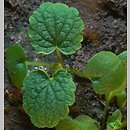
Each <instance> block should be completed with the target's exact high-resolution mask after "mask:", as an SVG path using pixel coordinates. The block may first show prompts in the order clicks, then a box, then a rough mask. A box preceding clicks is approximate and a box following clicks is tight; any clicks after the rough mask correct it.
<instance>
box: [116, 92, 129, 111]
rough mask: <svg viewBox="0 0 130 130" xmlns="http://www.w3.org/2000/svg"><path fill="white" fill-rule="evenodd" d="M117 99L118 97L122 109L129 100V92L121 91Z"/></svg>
mask: <svg viewBox="0 0 130 130" xmlns="http://www.w3.org/2000/svg"><path fill="white" fill-rule="evenodd" d="M116 99H117V104H118V105H119V107H120V110H121V111H122V109H123V107H124V106H125V104H126V101H127V94H126V92H125V91H122V92H121V93H119V94H117V95H116Z"/></svg>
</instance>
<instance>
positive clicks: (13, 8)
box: [4, 0, 127, 130]
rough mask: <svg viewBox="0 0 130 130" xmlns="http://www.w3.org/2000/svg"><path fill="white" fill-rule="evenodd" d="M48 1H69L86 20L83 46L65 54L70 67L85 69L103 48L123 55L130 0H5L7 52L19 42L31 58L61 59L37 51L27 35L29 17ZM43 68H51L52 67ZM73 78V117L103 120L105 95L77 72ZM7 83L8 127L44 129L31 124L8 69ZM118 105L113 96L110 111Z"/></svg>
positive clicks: (124, 112)
mask: <svg viewBox="0 0 130 130" xmlns="http://www.w3.org/2000/svg"><path fill="white" fill-rule="evenodd" d="M45 1H51V2H61V3H66V4H67V5H69V6H72V7H75V8H77V9H78V10H79V12H80V16H81V18H82V19H83V21H84V23H85V29H84V32H83V35H84V41H83V42H82V48H81V49H80V50H78V51H77V52H76V53H75V54H73V55H71V56H63V59H64V63H65V65H66V66H71V67H75V68H77V69H78V70H83V69H84V65H85V64H86V63H87V61H88V60H89V59H90V58H91V57H92V56H93V55H94V54H95V53H97V52H99V51H102V50H110V51H112V52H114V53H116V54H119V53H120V52H122V51H124V50H126V49H127V14H126V13H127V1H126V0H80V1H79V0H28V1H27V0H5V25H4V30H5V37H4V39H5V46H4V47H5V52H6V49H7V48H8V47H9V46H10V45H12V44H14V43H16V44H20V45H21V46H22V47H23V48H24V49H25V51H26V53H27V56H28V60H33V61H35V60H38V61H47V62H52V61H56V60H57V57H56V55H54V53H53V54H51V55H47V56H45V55H38V54H36V53H35V50H34V48H33V47H32V46H31V44H30V41H29V38H28V36H27V31H28V26H29V24H28V18H29V16H30V15H31V14H32V11H33V10H34V9H36V8H37V7H38V6H39V5H40V3H41V2H45ZM32 68H37V67H36V66H34V67H30V68H29V69H30V70H31V69H32ZM42 69H45V70H48V68H42ZM72 75H73V74H72ZM73 77H74V80H75V82H76V86H77V90H76V102H75V104H74V105H73V106H72V107H70V116H72V117H76V116H78V115H80V114H87V115H89V116H91V117H92V118H94V119H96V120H97V121H101V119H102V117H103V113H104V112H103V109H104V104H105V101H104V96H100V95H97V94H96V93H95V92H94V91H93V89H92V86H91V82H90V81H89V80H87V79H84V78H80V77H77V76H76V75H73ZM4 82H5V85H4V88H5V103H4V113H5V118H4V120H5V121H4V122H5V124H4V126H5V128H4V130H40V129H39V128H36V127H35V126H34V125H33V124H32V123H31V121H30V119H29V117H28V115H27V114H26V113H25V112H24V110H23V108H22V95H21V91H20V90H18V89H17V88H15V87H14V86H12V85H11V82H10V79H9V76H8V73H7V71H6V68H5V79H4ZM116 108H118V106H117V104H116V100H115V99H113V100H112V102H111V104H110V107H109V113H110V114H111V113H112V112H113V111H114V110H115V109H116ZM126 111H127V108H126V107H125V108H124V111H123V115H124V118H126V113H127V112H126ZM41 130H49V129H48V128H44V129H41ZM124 130H126V128H125V129H124Z"/></svg>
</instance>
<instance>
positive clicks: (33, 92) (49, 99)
mask: <svg viewBox="0 0 130 130" xmlns="http://www.w3.org/2000/svg"><path fill="white" fill-rule="evenodd" d="M23 86H24V87H23V106H24V109H25V111H26V113H27V114H28V115H29V116H30V118H31V121H32V123H33V124H34V125H35V126H37V127H39V128H44V127H49V128H52V127H54V126H56V125H57V123H58V122H59V120H60V119H64V118H66V117H67V116H68V113H69V108H68V106H70V105H72V104H73V103H74V101H75V94H74V91H75V89H76V87H75V84H74V82H73V80H72V77H71V75H70V74H69V73H67V72H66V71H65V70H59V71H57V73H55V74H54V75H53V77H52V78H49V77H48V75H47V74H46V73H45V72H43V71H41V70H36V71H32V72H31V73H30V74H29V75H28V76H27V77H26V79H25V80H24V83H23Z"/></svg>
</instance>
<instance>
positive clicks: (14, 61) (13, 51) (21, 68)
mask: <svg viewBox="0 0 130 130" xmlns="http://www.w3.org/2000/svg"><path fill="white" fill-rule="evenodd" d="M5 56H6V67H7V70H8V73H9V76H10V78H11V81H12V84H13V85H14V86H17V87H20V86H22V83H23V80H24V78H25V77H26V75H27V66H26V64H25V61H26V54H25V53H24V50H23V48H22V47H20V46H19V45H16V44H14V45H12V46H10V47H9V48H8V50H7V52H6V55H5Z"/></svg>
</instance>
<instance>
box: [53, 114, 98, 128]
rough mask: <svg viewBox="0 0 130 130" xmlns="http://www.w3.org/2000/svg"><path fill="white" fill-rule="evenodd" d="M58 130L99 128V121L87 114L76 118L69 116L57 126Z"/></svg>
mask: <svg viewBox="0 0 130 130" xmlns="http://www.w3.org/2000/svg"><path fill="white" fill-rule="evenodd" d="M55 128H56V130H99V123H98V122H97V121H96V120H94V119H92V118H91V117H89V116H87V115H80V116H78V117H76V118H75V119H72V118H71V117H67V118H65V119H64V120H61V121H60V122H59V123H58V125H57V126H56V127H55Z"/></svg>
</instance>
